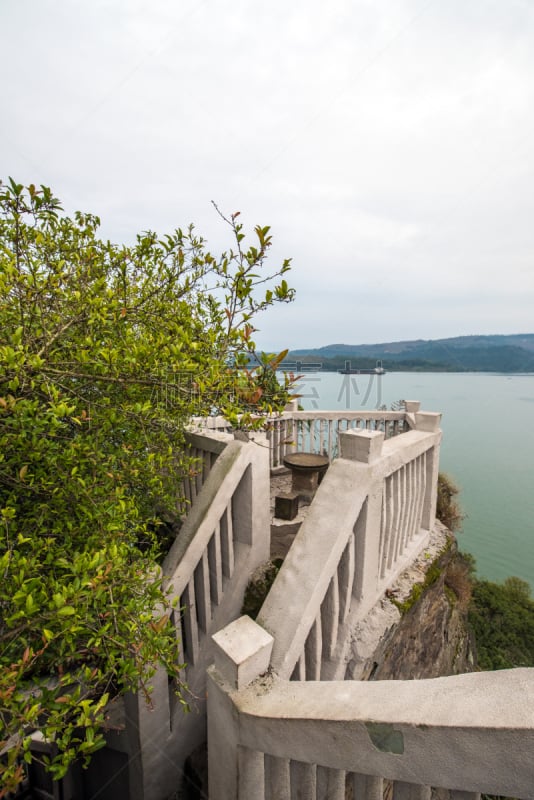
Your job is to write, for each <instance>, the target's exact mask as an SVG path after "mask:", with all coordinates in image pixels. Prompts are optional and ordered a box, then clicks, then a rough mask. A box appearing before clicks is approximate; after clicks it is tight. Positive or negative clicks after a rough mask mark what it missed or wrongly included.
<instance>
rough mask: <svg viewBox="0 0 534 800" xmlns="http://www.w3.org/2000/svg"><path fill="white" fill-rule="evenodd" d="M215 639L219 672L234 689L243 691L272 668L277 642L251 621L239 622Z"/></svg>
mask: <svg viewBox="0 0 534 800" xmlns="http://www.w3.org/2000/svg"><path fill="white" fill-rule="evenodd" d="M211 638H212V641H213V644H214V659H215V669H216V670H217V672H218V673H219V675H220V676H221V677H222V678H223V680H224V681H225V682H226V683H228V684H229V685H230V686H231V687H232V688H233V689H243V688H244V687H245V686H248V684H249V683H252V681H254V680H256V678H258V677H259V676H260V675H262V674H263V673H264V672H266V671H267V669H268V668H269V663H270V659H271V653H272V649H273V644H274V639H273V637H272V636H271V634H270V633H267V631H266V630H265V629H264V628H262V627H261V626H260V625H258V624H257V623H256V622H254V620H252V619H251V618H250V617H247V616H243V617H240V618H239V619H236V620H235V621H234V622H231V623H230V624H229V625H227V626H226V628H223V629H222V630H220V631H217V633H215V634H214V635H213V636H212V637H211Z"/></svg>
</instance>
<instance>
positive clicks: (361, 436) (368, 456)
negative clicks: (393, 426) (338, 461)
mask: <svg viewBox="0 0 534 800" xmlns="http://www.w3.org/2000/svg"><path fill="white" fill-rule="evenodd" d="M383 443H384V432H383V431H367V430H363V429H362V430H351V431H340V433H339V450H340V455H341V458H346V459H348V460H349V461H363V462H364V463H365V464H371V463H372V462H373V461H376V459H377V458H380V456H381V455H382V444H383Z"/></svg>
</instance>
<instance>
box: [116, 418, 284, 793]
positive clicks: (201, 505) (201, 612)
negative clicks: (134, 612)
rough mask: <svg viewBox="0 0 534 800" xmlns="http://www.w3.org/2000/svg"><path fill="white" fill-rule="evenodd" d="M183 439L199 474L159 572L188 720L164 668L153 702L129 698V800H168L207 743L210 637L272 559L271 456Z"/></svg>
mask: <svg viewBox="0 0 534 800" xmlns="http://www.w3.org/2000/svg"><path fill="white" fill-rule="evenodd" d="M189 440H190V443H191V446H192V448H193V452H194V453H195V455H196V457H197V458H198V459H199V466H202V464H203V465H204V466H202V468H201V469H196V470H195V475H194V476H193V480H192V494H191V501H192V505H191V509H190V511H189V513H188V515H187V517H186V519H185V521H184V523H183V525H182V527H181V529H180V533H179V535H178V537H177V538H176V540H175V542H174V544H173V546H172V548H171V550H170V551H169V553H168V555H167V557H166V559H165V561H164V563H163V567H162V571H163V577H164V585H165V587H166V588H167V590H168V593H169V606H168V610H167V613H168V614H169V615H170V617H171V619H172V621H173V623H174V626H175V628H176V635H177V641H178V644H179V647H180V656H179V660H180V663H184V664H185V665H186V666H185V667H184V670H183V673H182V676H181V678H182V681H183V683H184V684H185V685H186V686H187V691H186V693H185V697H186V699H187V700H188V701H189V704H190V706H191V709H192V711H191V713H190V714H184V710H183V706H182V704H181V703H180V702H179V700H178V698H177V696H176V691H175V690H176V688H177V687H176V686H175V685H174V684H173V683H172V682H171V683H169V679H168V677H167V673H166V671H165V670H164V669H159V670H158V671H157V672H156V674H155V675H154V677H153V678H152V680H151V684H152V686H153V692H152V695H151V697H150V701H149V702H146V700H145V698H144V697H143V696H142V695H130V696H127V697H126V698H125V712H126V733H127V739H128V742H129V744H128V753H129V755H130V760H129V770H130V774H131V776H132V777H131V779H130V795H129V796H130V797H131V798H132V799H133V800H137V798H139V799H141V798H143V800H147V799H148V798H164V797H168V796H170V794H171V793H172V791H174V790H175V788H176V786H178V785H180V784H181V781H182V770H183V765H184V761H185V758H186V757H187V756H188V755H189V754H190V753H191V752H192V751H193V750H194V749H195V747H196V746H198V745H200V744H201V743H202V742H203V741H205V738H206V712H205V696H206V668H207V666H208V665H209V664H210V663H211V661H212V660H213V654H212V640H211V636H212V634H213V633H215V632H216V631H218V630H220V629H221V628H223V627H224V626H225V625H227V624H228V623H229V622H231V621H232V620H235V619H236V617H238V616H239V614H240V613H241V607H242V603H243V596H244V592H245V588H246V585H247V582H248V580H249V576H250V575H251V574H252V572H253V571H254V570H255V569H256V567H257V566H258V565H259V564H262V563H264V562H265V561H266V560H267V559H268V558H269V543H270V533H269V531H270V528H269V526H270V519H269V457H268V449H267V448H266V447H265V446H264V447H262V446H260V445H259V444H256V443H254V442H241V441H234V440H233V438H231V437H225V436H224V435H223V436H222V437H221V434H215V436H213V434H210V436H203V435H200V434H193V435H191V436H190V437H189ZM200 459H202V462H201V461H200ZM197 477H198V483H197ZM163 611H165V610H163Z"/></svg>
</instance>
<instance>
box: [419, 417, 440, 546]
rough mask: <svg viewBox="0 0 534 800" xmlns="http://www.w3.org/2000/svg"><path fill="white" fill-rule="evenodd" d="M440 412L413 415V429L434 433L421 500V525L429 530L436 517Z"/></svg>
mask: <svg viewBox="0 0 534 800" xmlns="http://www.w3.org/2000/svg"><path fill="white" fill-rule="evenodd" d="M440 422H441V414H440V413H432V412H424V413H423V412H419V413H418V414H416V415H415V423H416V424H415V429H416V430H417V431H424V432H425V433H435V434H437V436H436V443H435V445H434V447H432V448H431V449H430V450H429V451H428V452H427V454H426V488H425V499H424V502H423V514H422V517H421V527H422V528H424V529H425V530H427V531H429V530H431V529H432V528H433V526H434V520H435V518H436V502H437V497H438V473H439V448H440V441H441V430H440V427H439V425H440Z"/></svg>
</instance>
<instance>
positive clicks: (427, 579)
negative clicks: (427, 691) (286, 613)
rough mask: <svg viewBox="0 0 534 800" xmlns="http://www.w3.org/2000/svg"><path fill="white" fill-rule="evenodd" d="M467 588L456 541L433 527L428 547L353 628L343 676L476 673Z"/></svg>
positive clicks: (371, 677)
mask: <svg viewBox="0 0 534 800" xmlns="http://www.w3.org/2000/svg"><path fill="white" fill-rule="evenodd" d="M470 589H471V582H470V578H469V571H468V568H467V566H466V565H465V563H464V562H463V560H462V558H461V556H459V555H458V549H457V545H456V540H455V538H454V537H453V535H452V534H451V533H450V532H449V531H448V530H447V529H446V528H445V527H444V526H443V525H441V523H436V527H435V529H434V531H433V532H432V536H431V540H430V543H429V547H428V548H427V549H426V550H425V552H424V553H422V554H421V556H420V557H419V558H418V559H417V560H416V562H414V564H413V566H412V567H411V568H410V570H407V571H406V572H405V573H403V575H402V576H401V578H400V580H399V581H398V583H397V584H396V585H395V586H394V587H392V589H391V590H390V591H388V596H387V597H386V598H384V599H383V600H382V601H381V603H380V604H379V606H378V607H377V608H375V609H373V611H372V612H371V614H369V615H368V617H367V618H366V619H365V620H364V621H363V622H362V623H360V624H359V625H358V626H356V628H355V629H354V631H353V636H352V653H351V658H350V660H349V663H348V664H347V672H346V677H347V678H348V679H357V680H392V679H397V680H412V679H417V678H436V677H439V676H443V675H456V674H459V673H462V672H472V671H473V670H475V669H476V650H475V644H474V640H473V637H472V635H471V633H470V631H469V628H468V625H467V611H468V606H469V598H470Z"/></svg>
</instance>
